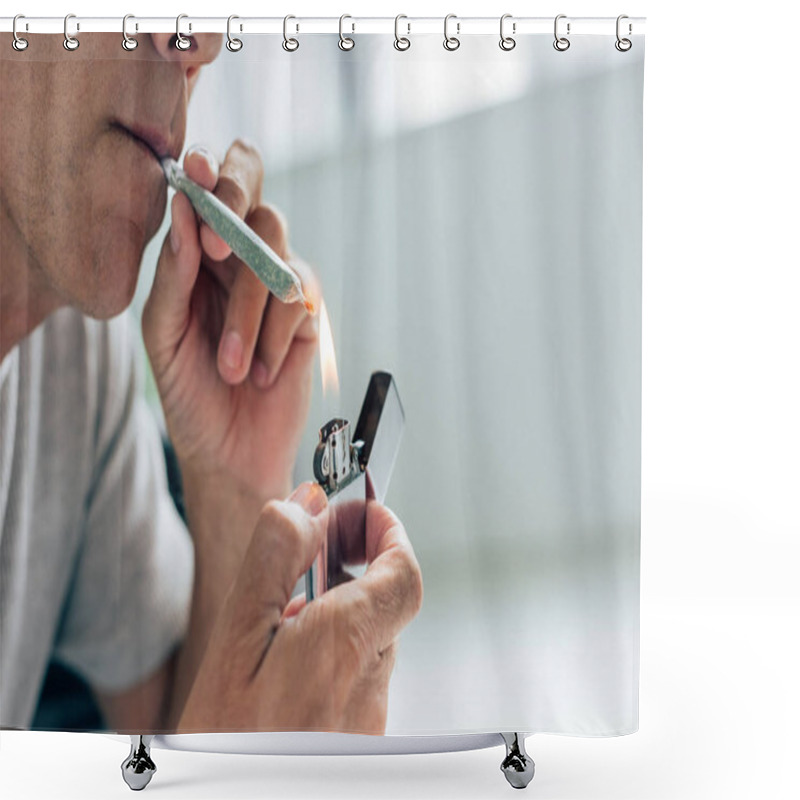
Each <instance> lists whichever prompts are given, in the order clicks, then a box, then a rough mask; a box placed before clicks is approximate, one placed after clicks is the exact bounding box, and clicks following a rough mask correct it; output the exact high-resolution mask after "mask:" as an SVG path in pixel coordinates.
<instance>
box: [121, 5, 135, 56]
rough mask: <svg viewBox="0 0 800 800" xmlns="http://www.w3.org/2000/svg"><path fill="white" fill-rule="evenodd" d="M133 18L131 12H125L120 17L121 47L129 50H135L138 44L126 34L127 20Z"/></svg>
mask: <svg viewBox="0 0 800 800" xmlns="http://www.w3.org/2000/svg"><path fill="white" fill-rule="evenodd" d="M129 19H134V16H133V14H126V15H125V16H124V17H123V18H122V49H123V50H127V51H128V52H130V51H131V50H135V49H136V48H137V47H138V46H139V42H138V41H137V40H136V39H134V38H133V37H131V36H128V20H129ZM136 28H137V29H138V28H139V26H138V25H137V26H136Z"/></svg>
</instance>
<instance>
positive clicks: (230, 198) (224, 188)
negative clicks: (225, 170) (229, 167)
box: [217, 175, 249, 213]
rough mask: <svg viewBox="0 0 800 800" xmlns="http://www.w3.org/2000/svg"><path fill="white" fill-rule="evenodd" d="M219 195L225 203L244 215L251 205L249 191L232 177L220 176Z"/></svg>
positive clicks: (218, 183)
mask: <svg viewBox="0 0 800 800" xmlns="http://www.w3.org/2000/svg"><path fill="white" fill-rule="evenodd" d="M217 193H218V194H220V195H222V197H223V199H224V201H225V202H226V203H227V204H228V206H230V208H232V209H233V210H234V211H237V212H242V213H244V211H245V210H246V209H247V207H248V205H249V199H248V196H247V190H246V189H245V188H244V186H243V185H242V184H241V183H240V182H239V181H238V180H237V179H236V178H234V177H232V176H230V175H221V176H220V178H219V181H218V182H217Z"/></svg>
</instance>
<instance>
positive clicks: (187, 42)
mask: <svg viewBox="0 0 800 800" xmlns="http://www.w3.org/2000/svg"><path fill="white" fill-rule="evenodd" d="M188 18H189V15H188V14H178V17H177V19H176V20H175V47H177V48H178V50H188V49H189V48H190V47H191V46H192V40H191V39H187V38H186V37H185V36H184V35H183V34H182V33H181V20H182V19H188ZM191 29H192V26H191V24H190V25H189V30H190V31H191Z"/></svg>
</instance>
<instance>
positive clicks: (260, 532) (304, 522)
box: [227, 482, 328, 656]
mask: <svg viewBox="0 0 800 800" xmlns="http://www.w3.org/2000/svg"><path fill="white" fill-rule="evenodd" d="M327 529H328V499H327V497H326V496H325V492H324V490H323V489H322V487H321V486H319V484H317V483H314V482H308V483H303V484H301V485H300V486H299V487H298V488H297V489H295V491H294V492H293V493H292V494H291V495H290V496H289V498H288V499H287V500H284V501H275V500H273V501H271V502H269V503H267V504H266V505H265V506H264V508H263V510H262V512H261V515H260V517H259V520H258V523H257V525H256V528H255V531H254V532H253V537H252V539H251V540H250V545H249V547H248V549H247V553H246V555H245V558H244V561H243V564H242V568H241V570H240V572H239V575H238V577H237V579H236V583H235V584H234V586H233V588H232V590H231V594H230V596H229V603H228V613H229V618H228V621H227V622H228V630H229V631H230V639H229V641H230V643H231V645H232V646H233V647H237V648H238V647H245V648H247V649H248V651H249V652H251V653H254V654H257V655H258V656H261V655H262V654H263V652H264V646H265V644H268V643H269V641H270V640H271V637H272V635H273V634H274V632H275V630H276V629H277V627H278V625H279V624H280V622H281V618H282V614H283V611H284V609H285V608H286V607H287V605H289V601H290V599H291V596H292V590H293V589H294V587H295V584H296V583H297V580H298V578H300V576H301V575H302V574H303V573H304V572H305V571H306V570H307V569H308V568H309V567H310V566H311V564H312V562H313V561H314V558H315V557H316V555H317V553H318V552H319V550H320V548H321V547H322V544H323V541H324V539H325V537H326V536H327ZM298 610H299V609H298ZM251 648H252V649H251Z"/></svg>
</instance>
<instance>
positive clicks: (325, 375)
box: [319, 300, 339, 397]
mask: <svg viewBox="0 0 800 800" xmlns="http://www.w3.org/2000/svg"><path fill="white" fill-rule="evenodd" d="M319 362H320V369H321V370H322V395H323V397H327V396H328V395H330V394H333V395H334V396H336V397H338V396H339V372H338V370H337V369H336V351H335V350H334V349H333V332H332V331H331V321H330V318H329V317H328V308H327V306H326V305H325V301H324V300H322V301H321V303H320V310H319Z"/></svg>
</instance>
